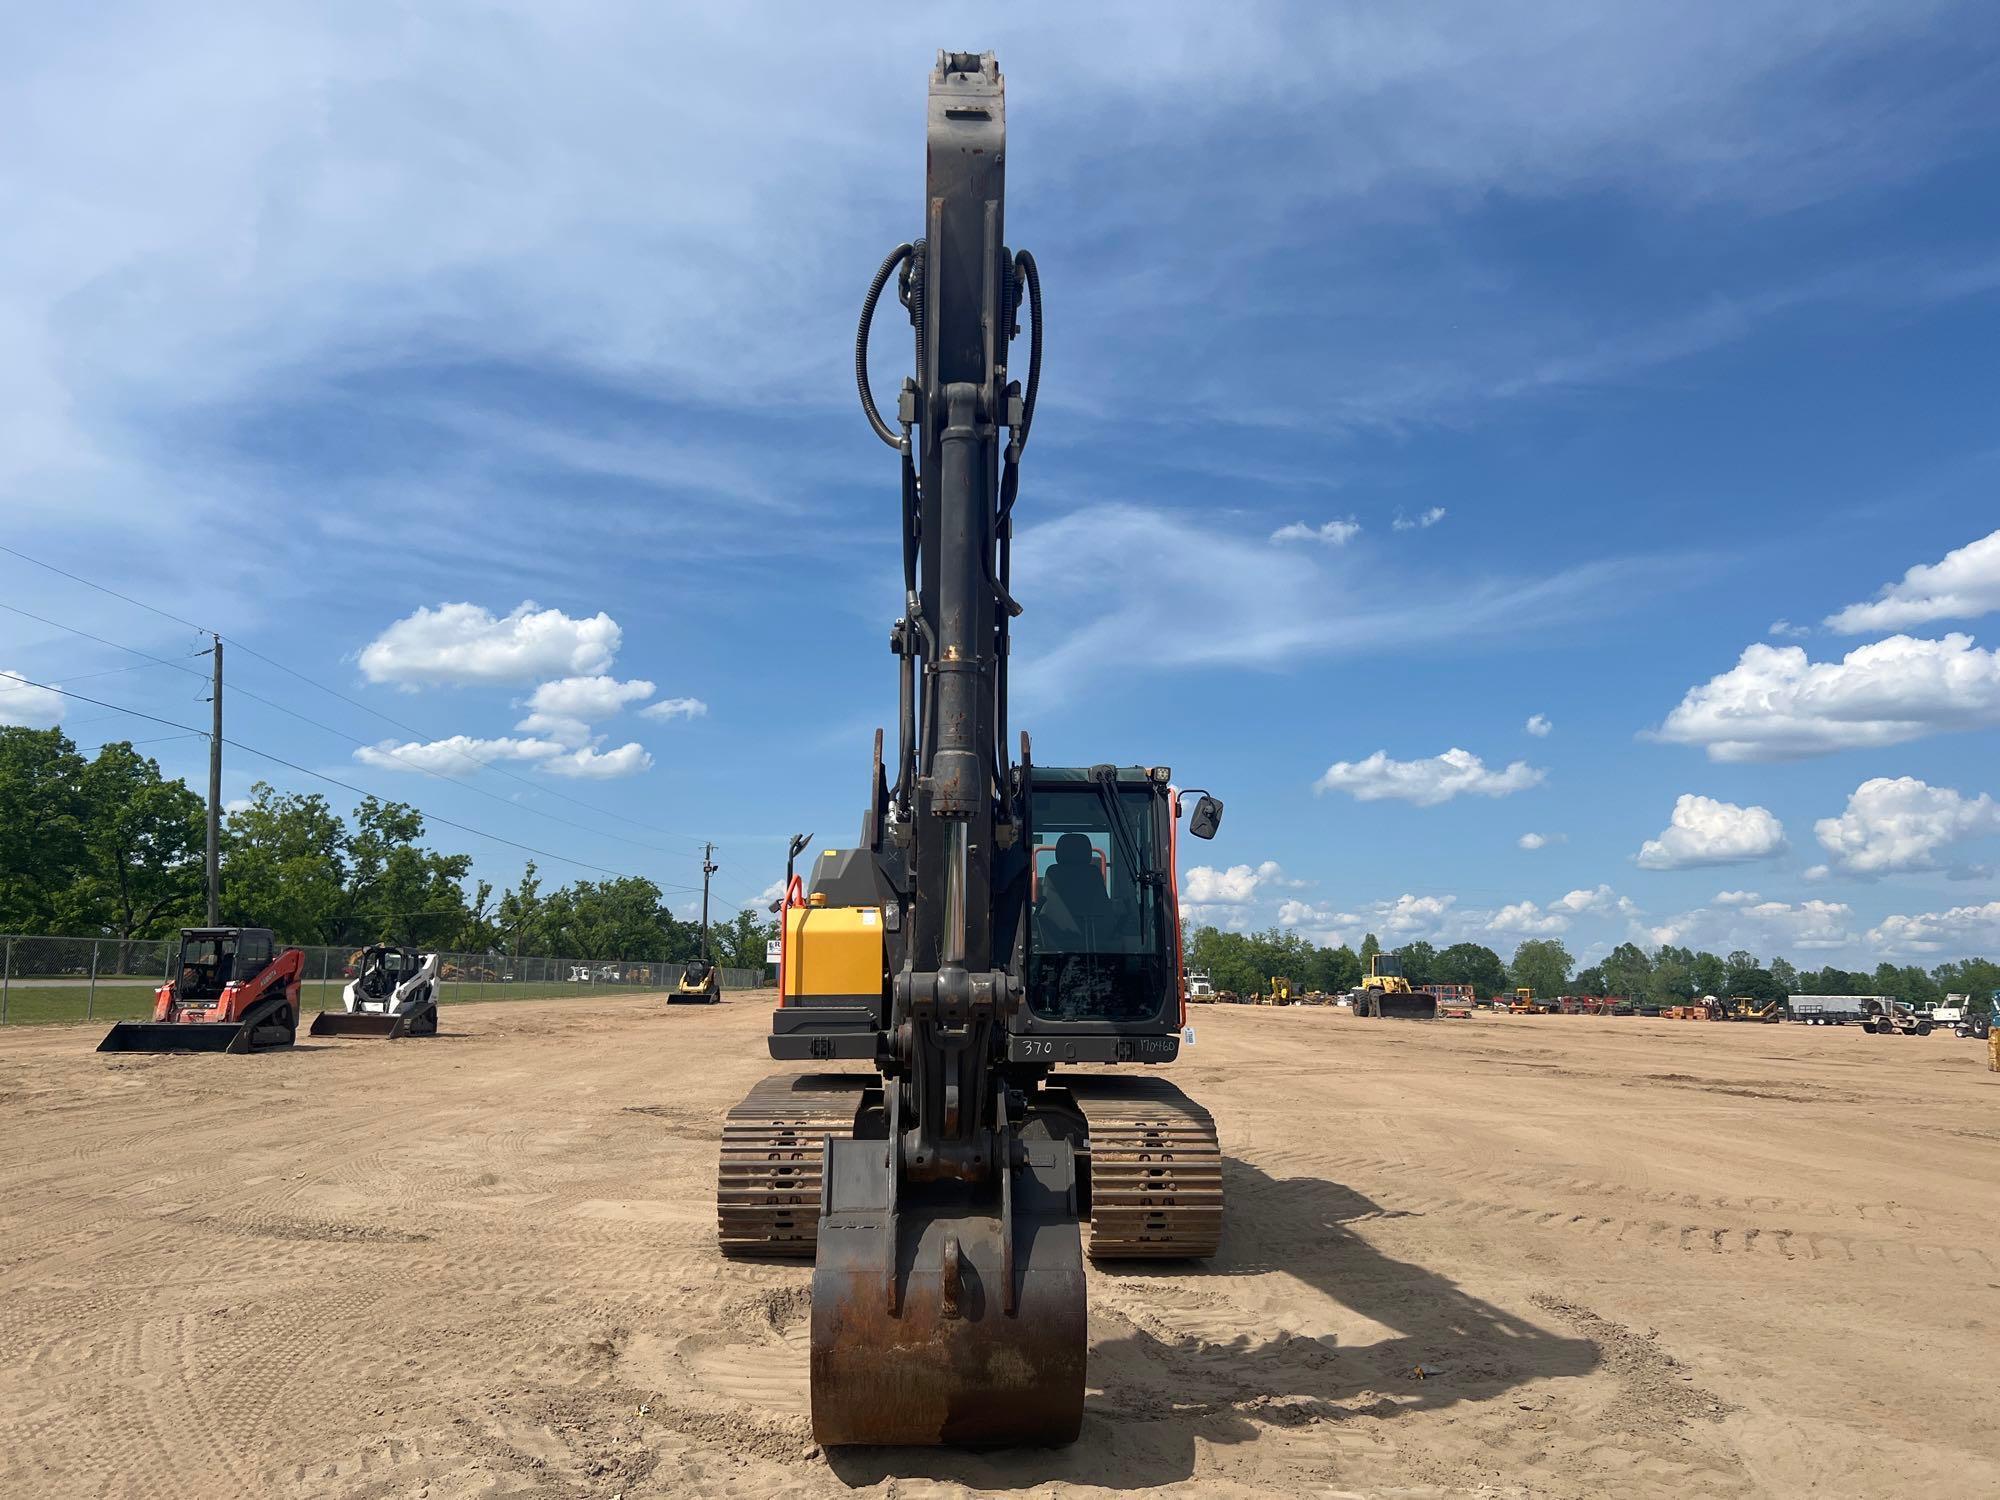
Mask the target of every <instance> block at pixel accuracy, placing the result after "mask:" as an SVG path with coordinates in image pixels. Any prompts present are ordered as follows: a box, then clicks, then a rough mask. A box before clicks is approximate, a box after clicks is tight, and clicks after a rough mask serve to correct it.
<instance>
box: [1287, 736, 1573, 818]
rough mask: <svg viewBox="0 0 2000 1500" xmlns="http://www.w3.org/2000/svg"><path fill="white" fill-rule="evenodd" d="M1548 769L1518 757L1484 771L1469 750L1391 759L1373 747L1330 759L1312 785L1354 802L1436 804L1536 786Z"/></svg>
mask: <svg viewBox="0 0 2000 1500" xmlns="http://www.w3.org/2000/svg"><path fill="white" fill-rule="evenodd" d="M1547 774H1548V772H1546V771H1543V770H1539V769H1537V768H1535V767H1533V766H1530V765H1529V764H1528V763H1527V762H1526V761H1521V760H1517V761H1515V762H1514V763H1513V764H1512V765H1510V766H1508V767H1507V769H1506V770H1504V771H1489V770H1487V769H1486V763H1485V762H1484V761H1482V760H1481V759H1480V758H1479V757H1478V756H1476V755H1474V754H1473V753H1472V752H1471V751H1470V750H1460V749H1457V748H1455V747H1454V748H1453V749H1450V750H1447V751H1445V752H1444V754H1442V755H1434V756H1431V757H1430V758H1429V759H1428V760H1391V759H1389V753H1388V752H1387V751H1386V750H1377V751H1376V752H1375V753H1374V754H1373V755H1371V756H1369V757H1368V758H1367V759H1366V760H1359V761H1345V760H1343V761H1336V762H1334V764H1332V765H1331V766H1328V767H1327V769H1326V774H1325V775H1323V776H1321V777H1320V778H1319V780H1318V781H1317V782H1315V783H1314V787H1313V789H1314V790H1315V791H1320V792H1346V793H1348V794H1349V795H1350V796H1352V797H1353V798H1354V799H1355V800H1356V801H1357V802H1381V801H1384V800H1386V799H1389V798H1395V799H1397V800H1399V801H1403V802H1414V803H1415V804H1416V805H1417V806H1419V807H1435V806H1437V805H1438V804H1439V803H1440V802H1449V801H1450V800H1451V799H1452V798H1453V797H1457V796H1460V795H1477V796H1481V797H1505V796H1507V795H1509V794H1510V793H1513V792H1519V791H1525V790H1526V789H1527V788H1529V787H1531V786H1535V785H1537V784H1538V783H1540V781H1541V780H1542V778H1543V777H1544V776H1546V775H1547Z"/></svg>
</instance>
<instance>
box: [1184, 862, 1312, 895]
mask: <svg viewBox="0 0 2000 1500" xmlns="http://www.w3.org/2000/svg"><path fill="white" fill-rule="evenodd" d="M1296 884H1298V882H1297V881H1292V880H1287V879H1286V878H1285V872H1284V871H1283V870H1282V869H1280V868H1279V867H1278V863H1277V861H1276V860H1270V859H1267V860H1265V861H1264V862H1263V863H1262V864H1261V865H1257V866H1255V867H1252V866H1250V865H1231V866H1230V867H1229V868H1228V869H1226V870H1218V869H1216V868H1215V867H1214V866H1213V865H1195V866H1193V867H1192V868H1191V869H1188V870H1186V871H1184V872H1183V873H1182V875H1181V898H1182V899H1183V900H1185V901H1190V902H1193V903H1194V904H1196V905H1198V906H1245V905H1248V904H1249V903H1250V902H1251V901H1254V900H1255V899H1256V897H1257V893H1258V892H1259V891H1260V890H1263V889H1264V888H1266V887H1268V886H1274V885H1277V886H1283V885H1296Z"/></svg>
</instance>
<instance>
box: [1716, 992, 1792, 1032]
mask: <svg viewBox="0 0 2000 1500" xmlns="http://www.w3.org/2000/svg"><path fill="white" fill-rule="evenodd" d="M1722 1019H1723V1020H1725V1021H1761V1022H1763V1023H1765V1024H1766V1025H1771V1026H1775V1025H1776V1024H1777V1023H1778V1022H1780V1021H1782V1020H1784V1019H1785V1002H1784V1001H1782V1000H1766V1001H1763V1002H1762V1003H1761V1004H1760V1003H1759V1002H1758V1001H1757V1000H1755V999H1754V998H1752V997H1751V996H1749V995H1731V996H1730V997H1729V999H1728V1000H1727V1001H1725V1002H1723V1011H1722Z"/></svg>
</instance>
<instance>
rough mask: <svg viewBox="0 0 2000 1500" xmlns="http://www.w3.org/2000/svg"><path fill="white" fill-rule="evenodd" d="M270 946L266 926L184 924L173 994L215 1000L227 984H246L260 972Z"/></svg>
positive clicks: (268, 960) (181, 997) (271, 944)
mask: <svg viewBox="0 0 2000 1500" xmlns="http://www.w3.org/2000/svg"><path fill="white" fill-rule="evenodd" d="M274 949H275V945H274V944H273V942H272V938H271V933H270V931H269V929H268V928H263V927H188V928H184V929H183V930H182V932H181V951H180V961H179V963H178V964H177V965H176V968H177V970H178V972H179V974H180V978H179V980H178V982H177V983H176V984H175V987H174V989H175V994H176V995H177V996H178V997H179V998H180V999H182V1000H219V999H221V998H222V992H223V991H224V990H225V989H227V988H228V987H229V986H230V985H232V984H247V983H249V982H250V981H251V980H252V979H255V978H256V977H257V976H258V975H259V974H260V973H262V972H263V970H264V967H265V966H266V965H267V964H269V963H270V962H271V956H272V953H273V952H274Z"/></svg>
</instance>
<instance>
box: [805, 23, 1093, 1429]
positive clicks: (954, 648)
mask: <svg viewBox="0 0 2000 1500" xmlns="http://www.w3.org/2000/svg"><path fill="white" fill-rule="evenodd" d="M926 147H927V153H926V159H927V163H928V166H927V179H926V184H925V194H924V207H925V214H924V232H923V235H922V237H921V238H920V239H918V240H916V241H913V242H911V243H909V244H905V245H900V246H898V247H897V248H896V249H895V250H894V251H892V252H891V253H890V255H889V257H888V259H887V260H885V261H884V262H883V264H882V267H881V269H880V270H879V271H878V272H877V274H876V277H875V279H874V282H873V284H872V285H871V287H870V289H869V292H868V296H867V299H866V301H865V303H864V308H863V313H862V326H861V331H860V334H859V337H858V340H857V348H856V361H855V363H856V374H857V380H858V383H859V385H860V388H861V398H862V402H863V405H864V407H865V409H866V410H867V413H868V417H869V420H870V423H871V424H872V425H873V427H874V428H875V430H876V433H877V435H878V436H880V437H881V438H882V439H883V441H884V442H886V443H887V444H888V445H889V446H890V447H892V448H894V449H895V450H896V451H897V453H898V454H899V456H900V458H901V463H902V471H903V485H902V492H903V516H902V527H903V562H904V593H905V613H904V616H903V618H902V619H901V620H899V621H898V622H897V625H896V628H895V630H894V631H893V632H892V638H891V639H892V646H893V648H894V649H895V650H896V651H897V653H898V654H899V656H900V657H901V662H900V668H901V684H902V691H901V711H900V716H899V732H898V745H897V751H896V762H895V766H894V775H893V777H891V776H890V775H888V774H887V772H888V769H889V768H888V767H886V766H885V767H882V768H881V769H880V770H878V772H877V775H876V789H875V806H874V809H873V810H872V812H871V814H870V818H869V823H870V830H869V832H870V842H871V844H872V845H873V846H874V847H875V848H876V849H877V850H878V851H880V852H881V853H882V855H883V857H884V859H885V862H887V863H889V864H890V865H892V866H893V867H894V868H896V869H897V870H899V871H900V872H901V873H902V874H903V876H904V883H905V884H906V889H907V899H906V900H905V901H904V902H903V903H902V908H903V909H902V910H901V911H900V912H898V918H899V921H900V930H899V932H898V933H897V935H896V937H897V940H896V942H895V943H894V945H893V947H892V949H891V952H892V954H893V955H894V957H895V959H896V964H895V969H894V972H893V973H892V975H891V977H890V997H891V999H890V1013H889V1018H888V1020H889V1025H888V1027H887V1043H886V1053H887V1055H886V1056H884V1057H882V1058H881V1059H880V1066H881V1069H882V1073H883V1079H884V1087H883V1106H882V1107H883V1109H884V1110H885V1111H886V1114H887V1122H886V1132H885V1138H882V1139H874V1138H867V1139H835V1138H829V1139H828V1140H827V1141H826V1142H825V1146H824V1151H825V1156H824V1161H823V1164H822V1172H821V1199H820V1220H819V1228H818V1240H817V1247H816V1253H815V1263H814V1270H813V1291H812V1410H813V1430H814V1434H815V1436H816V1437H817V1438H818V1439H819V1441H820V1442H822V1443H826V1444H842V1443H900V1444H914V1443H981V1442H1014V1443H1037V1442H1040V1443H1057V1442H1067V1441H1069V1440H1070V1439H1072V1438H1074V1437H1075V1436H1076V1434H1077V1431H1078V1428H1079V1426H1080V1424H1081V1421H1082V1412H1083V1382H1084V1363H1085V1349H1086V1328H1085V1325H1086V1310H1085V1293H1084V1273H1083V1255H1082V1246H1081V1238H1080V1228H1079V1213H1078V1210H1079V1205H1078V1191H1077V1162H1076V1158H1075V1150H1074V1145H1073V1143H1072V1141H1071V1140H1070V1139H1069V1138H1067V1137H1066V1136H1065V1135H1064V1134H1063V1133H1062V1132H1061V1131H1059V1130H1057V1129H1053V1128H1051V1127H1050V1125H1049V1123H1048V1121H1047V1120H1046V1119H1045V1118H1043V1116H1042V1115H1040V1114H1038V1113H1037V1112H1036V1111H1034V1110H1033V1109H1031V1108H1030V1107H1029V1105H1028V1103H1027V1101H1026V1100H1025V1099H1024V1098H1023V1096H1022V1095H1021V1093H1020V1092H1019V1091H1018V1090H1017V1089H1015V1088H1014V1087H1013V1086H1012V1085H1011V1084H1010V1082H1009V1078H1008V1074H1007V1071H1006V1068H1005V1062H1006V1055H1007V1054H1006V1046H1005V1043H1006V1032H1007V1022H1008V1020H1009V1018H1010V1017H1011V1016H1013V1015H1014V1014H1015V1012H1016V1011H1017V1010H1019V1008H1020V1007H1021V1006H1022V1005H1023V1004H1024V1002H1025V977H1024V974H1023V971H1022V944H1021V943H1020V942H1018V941H1017V927H1018V924H1019V922H1020V920H1021V918H1020V916H1019V913H1020V910H1021V901H1020V899H1019V892H1020V889H1021V883H1022V882H1023V881H1024V880H1025V879H1026V878H1027V865H1026V853H1025V850H1024V849H1023V837H1022V835H1023V832H1024V829H1025V825H1026V821H1027V815H1028V805H1027V792H1026V778H1025V777H1024V776H1022V775H1020V774H1019V772H1018V770H1017V768H1016V766H1015V765H1014V764H1013V762H1012V761H1011V758H1010V756H1009V753H1008V745H1007V673H1006V663H1007V646H1008V623H1009V621H1010V620H1011V618H1012V617H1013V615H1014V614H1016V613H1018V612H1019V610H1018V606H1017V605H1016V604H1015V603H1014V602H1013V600H1012V598H1011V596H1010V595H1009V592H1008V582H1009V574H1010V564H1011V558H1010V539H1011V535H1012V510H1013V504H1014V499H1015V495H1016V493H1017V489H1018V483H1019V468H1018V466H1019V462H1020V457H1021V451H1022V448H1023V446H1024V445H1025V443H1026V440H1027V436H1028V429H1029V425H1030V423H1031V422H1032V420H1033V406H1034V387H1035V384H1036V380H1037V376H1038V373H1039V370H1038V366H1039V360H1040V347H1039V346H1040V323H1041V316H1040V299H1039V287H1038V286H1037V285H1036V278H1035V271H1034V262H1033V260H1032V259H1031V258H1030V257H1028V256H1026V255H1021V256H1015V255H1013V254H1012V253H1010V252H1009V250H1008V249H1007V247H1006V244H1005V241H1004V208H1005V190H1004V178H1005V170H1006V96H1005V87H1004V84H1003V81H1002V79H1001V76H1000V70H999V67H998V65H997V64H996V62H995V61H994V58H993V56H992V54H990V53H979V54H974V53H953V52H946V53H941V54H940V55H939V57H938V62H937V66H936V68H935V69H934V70H933V72H932V74H931V81H930V104H929V116H928V125H927V139H926ZM892 276H895V277H897V293H898V296H899V299H900V300H902V302H903V303H904V305H905V306H906V307H907V308H908V310H909V314H910V321H911V325H912V327H913V329H914V331H915V341H914V345H915V360H916V372H915V374H914V375H913V376H912V377H911V378H909V379H907V380H906V381H905V382H904V383H903V387H902V391H901V393H900V398H899V400H898V403H897V411H896V419H895V423H894V425H892V424H891V423H890V422H889V421H888V420H887V419H885V418H884V417H883V416H882V414H881V413H880V412H879V411H878V410H877V408H876V406H875V401H874V396H873V393H872V391H871V390H870V387H869V382H868V372H867V354H868V332H869V326H870V323H871V321H872V318H873V314H874V310H875V306H876V302H877V300H878V298H879V297H880V295H881V294H882V292H883V291H884V290H885V288H886V287H887V285H888V283H889V280H890V278H891V277H892ZM1024 291H1025V292H1027V294H1028V297H1029V300H1030V308H1031V321H1032V327H1033V332H1034V336H1033V338H1032V339H1031V342H1030V360H1029V375H1028V379H1027V381H1026V384H1025V385H1023V384H1022V382H1020V381H1019V380H1016V379H1014V378H1013V377H1012V376H1011V375H1010V372H1009V368H1008V359H1009V349H1010V344H1011V342H1012V340H1013V337H1014V334H1015V332H1016V324H1017V316H1016V315H1017V312H1018V310H1019V308H1020V305H1021V303H1022V301H1023V293H1024ZM1003 431H1004V432H1006V433H1007V435H1008V436H1007V441H1006V442H1005V444H1004V446H1003V443H1002V440H1001V434H1002V432H1003ZM1023 751H1024V754H1023V759H1024V760H1025V744H1024V746H1023ZM998 913H1011V914H1013V915H1012V920H1011V922H1008V921H1001V920H996V914H998Z"/></svg>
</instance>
